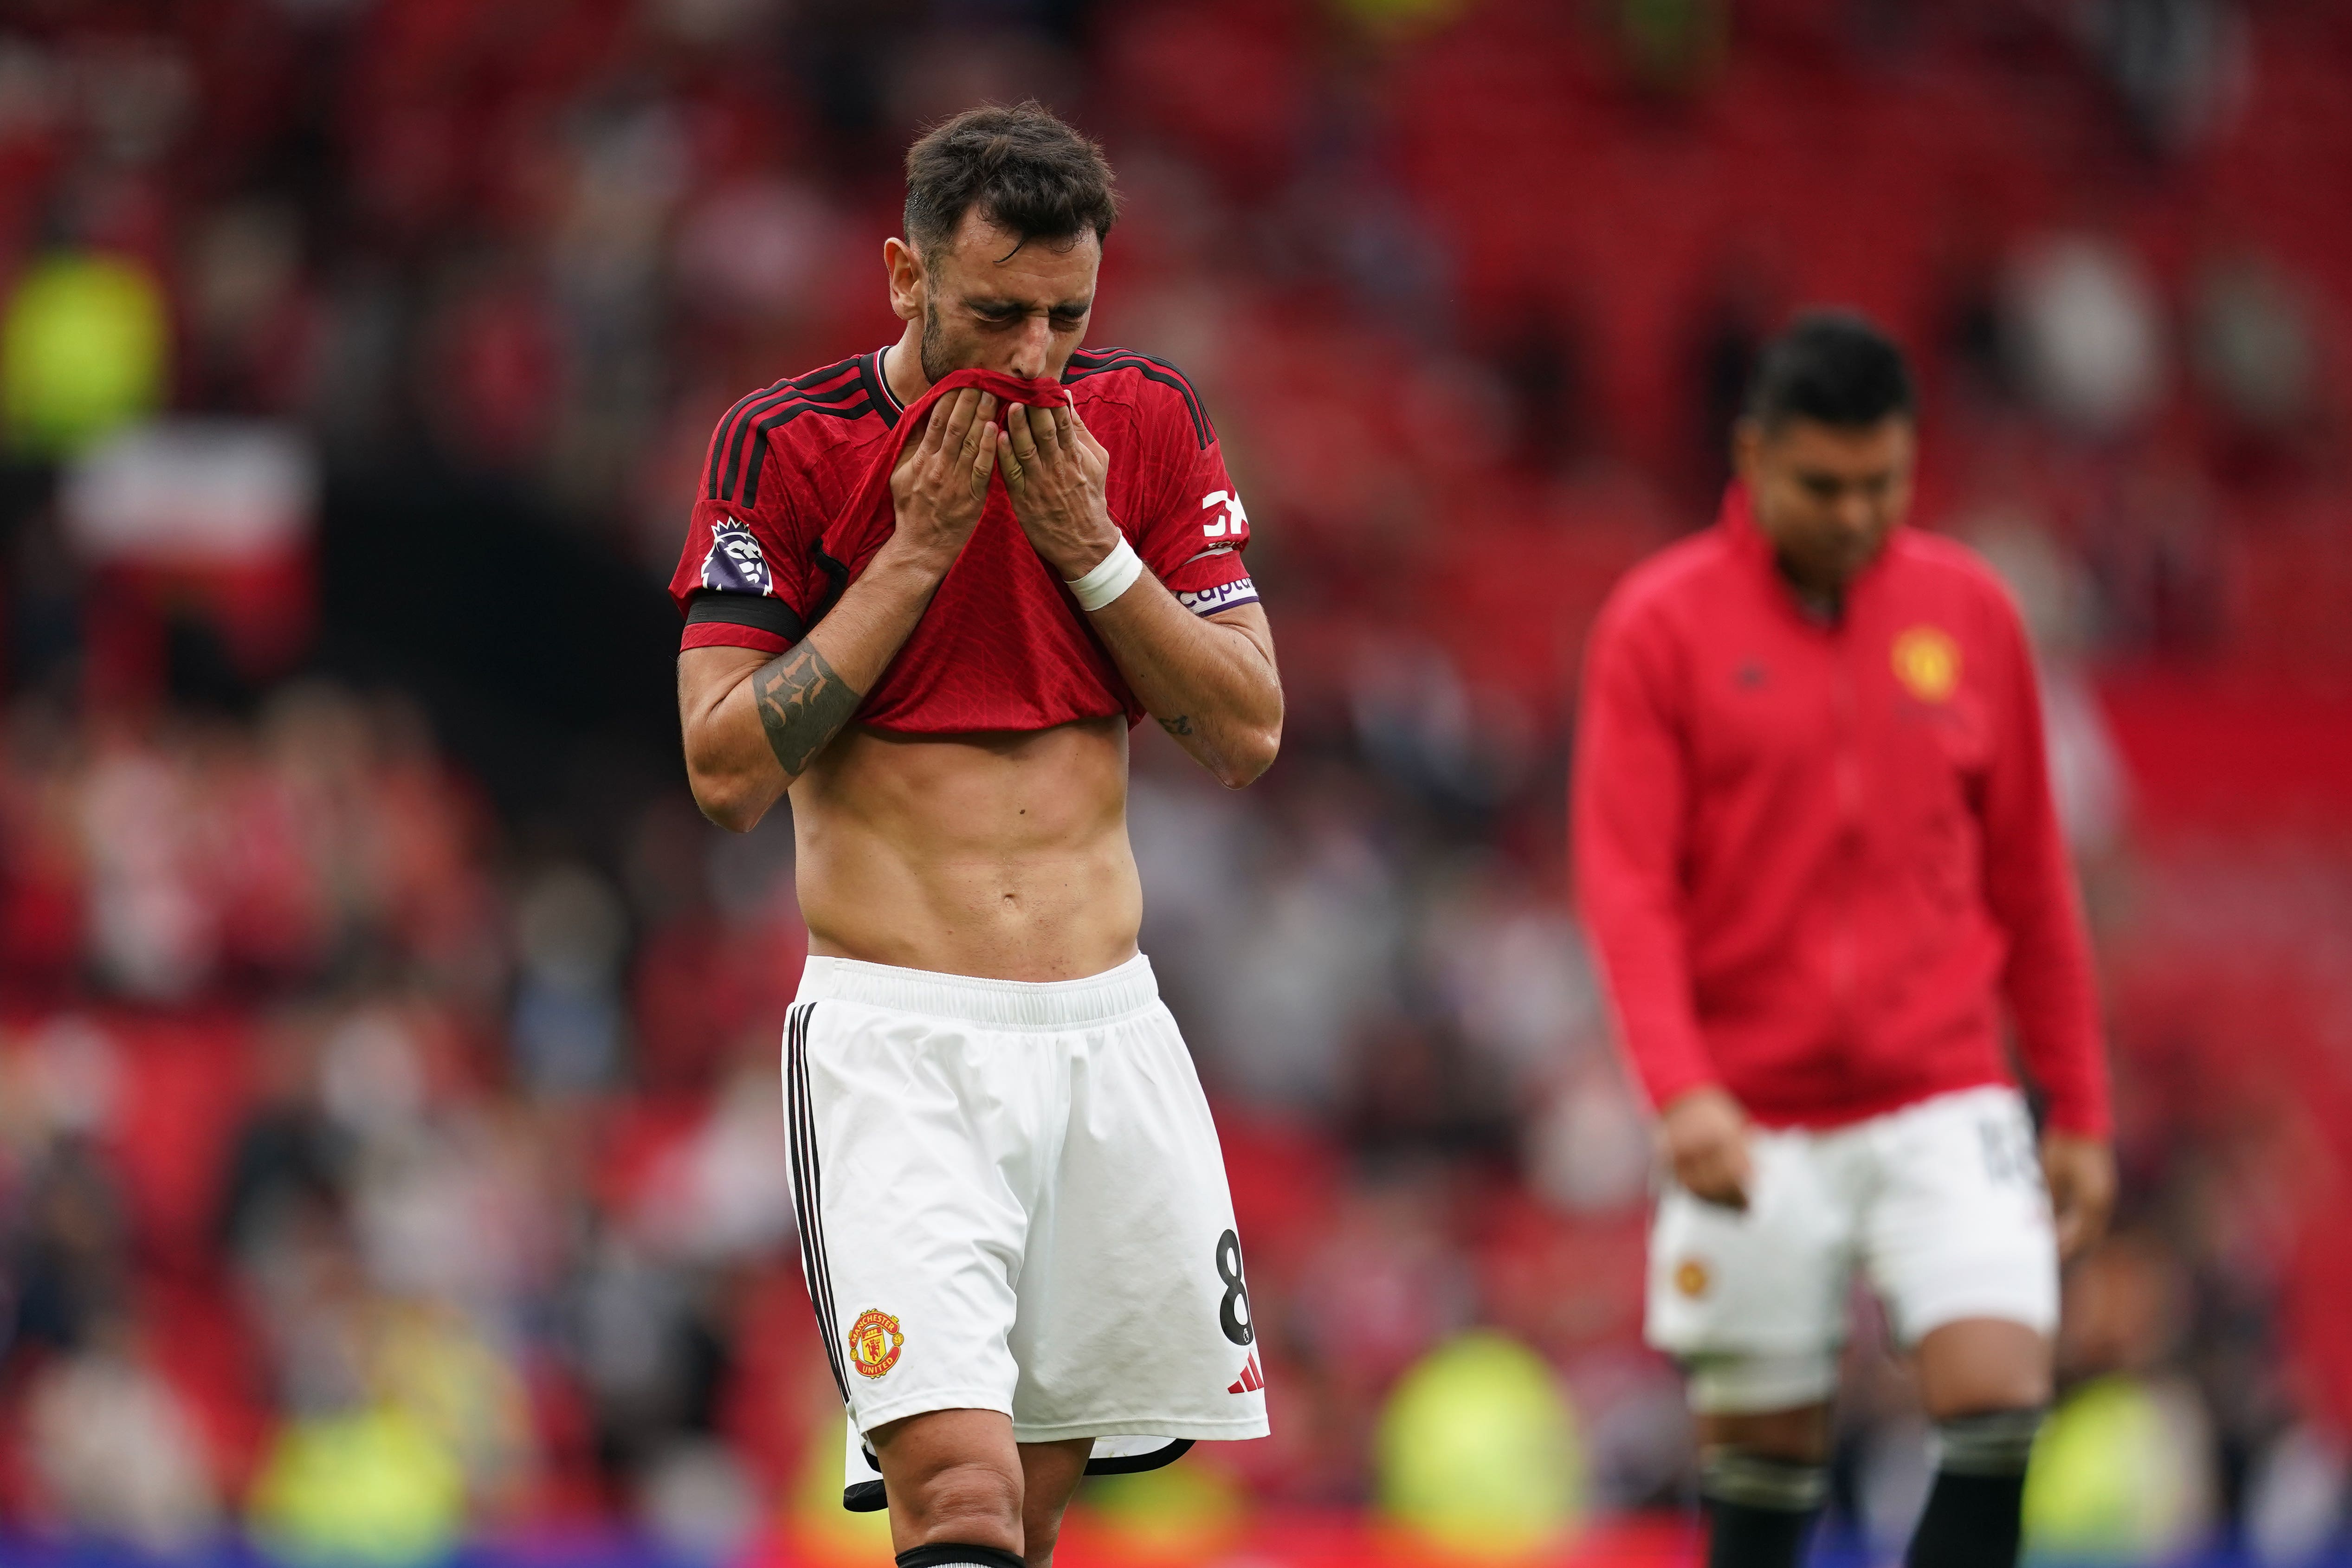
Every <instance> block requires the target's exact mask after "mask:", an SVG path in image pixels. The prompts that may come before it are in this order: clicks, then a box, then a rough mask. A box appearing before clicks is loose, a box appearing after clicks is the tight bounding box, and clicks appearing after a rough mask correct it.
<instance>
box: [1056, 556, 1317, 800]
mask: <svg viewBox="0 0 2352 1568" xmlns="http://www.w3.org/2000/svg"><path fill="white" fill-rule="evenodd" d="M1088 620H1090V621H1091V622H1093V623H1094V627H1095V630H1096V631H1097V632H1099V633H1100V634H1101V636H1102V640H1103V643H1104V644H1105V645H1106V646H1107V647H1108V648H1109V649H1110V653H1111V658H1112V659H1113V660H1114V661H1115V662H1116V663H1117V664H1118V669H1119V674H1122V675H1124V676H1126V677H1127V684H1128V685H1129V688H1130V689H1132V690H1133V691H1134V693H1135V695H1136V698H1137V700H1138V701H1139V702H1141V703H1142V704H1143V706H1144V708H1145V710H1146V711H1147V712H1149V713H1150V715H1151V716H1152V717H1153V718H1154V719H1156V720H1157V721H1158V722H1159V724H1160V728H1162V729H1164V730H1166V731H1167V732H1168V733H1169V734H1170V735H1171V736H1173V737H1175V740H1176V744H1177V745H1179V746H1181V747H1183V748H1184V749H1185V751H1186V752H1187V753H1189V754H1190V755H1191V756H1192V758H1193V760H1195V761H1197V762H1199V763H1200V764H1201V765H1202V767H1204V768H1207V769H1208V770H1209V771H1210V772H1211V773H1213V774H1214V775H1215V776H1216V779H1217V781H1218V782H1219V783H1221V784H1223V785H1224V786H1225V788H1227V789H1240V788H1241V787H1242V786H1244V784H1247V783H1249V782H1250V781H1252V780H1253V779H1256V778H1257V777H1258V775H1260V774H1261V773H1264V772H1265V770H1266V768H1269V767H1271V766H1272V765H1273V763H1274V758H1275V754H1276V752H1277V751H1278V750H1280V749H1281V747H1282V677H1281V674H1280V673H1279V672H1278V671H1277V670H1276V667H1275V662H1274V639H1273V634H1272V632H1270V631H1268V630H1267V628H1266V625H1265V614H1264V613H1263V612H1261V611H1259V610H1258V609H1257V607H1256V606H1255V605H1248V606H1244V607H1243V608H1242V609H1239V610H1233V611H1228V612H1225V614H1223V615H1221V616H1212V617H1207V618H1203V617H1202V616H1198V615H1195V614H1193V613H1192V612H1191V611H1189V610H1187V609H1185V608H1184V607H1183V606H1182V605H1181V604H1179V603H1177V602H1176V597H1175V595H1173V594H1171V593H1170V592H1169V591H1168V590H1167V589H1166V588H1165V587H1163V586H1161V584H1160V580H1159V579H1157V578H1155V577H1153V576H1152V575H1151V574H1150V572H1146V573H1144V574H1143V576H1141V577H1140V578H1139V579H1137V580H1136V583H1135V586H1134V587H1132V588H1130V589H1129V590H1128V591H1126V592H1125V593H1122V594H1120V595H1119V596H1118V598H1117V599H1115V600H1113V601H1111V602H1110V603H1108V604H1107V605H1105V606H1103V607H1102V608H1101V609H1100V610H1097V611H1096V612H1093V613H1092V614H1091V615H1090V616H1089V617H1088Z"/></svg>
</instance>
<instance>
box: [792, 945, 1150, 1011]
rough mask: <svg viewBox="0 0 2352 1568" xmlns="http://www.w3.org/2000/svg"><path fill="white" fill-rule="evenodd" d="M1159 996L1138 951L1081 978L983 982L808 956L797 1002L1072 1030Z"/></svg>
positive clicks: (1142, 1005) (1147, 963) (932, 971)
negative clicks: (1112, 966)
mask: <svg viewBox="0 0 2352 1568" xmlns="http://www.w3.org/2000/svg"><path fill="white" fill-rule="evenodd" d="M1159 999H1160V982H1159V979H1158V978H1157V977H1155V976H1154V975H1153V974H1152V972H1151V960H1150V959H1149V958H1147V957H1145V956H1143V955H1142V954H1140V953H1138V954H1137V955H1136V956H1134V957H1132V958H1129V960H1128V961H1127V962H1126V963H1124V964H1121V965H1120V966H1119V967H1118V968H1116V969H1106V970H1104V971H1103V972H1102V973H1101V974H1099V975H1088V976H1087V977H1086V978H1084V979H1082V980H983V979H981V978H978V977H975V976H971V975H946V974H941V973H940V972H939V971H937V970H935V969H901V968H897V967H893V966H891V965H888V964H867V963H864V962H861V961H860V960H858V959H856V958H826V957H819V956H816V955H814V954H812V955H810V956H809V960H808V964H807V967H805V968H803V970H802V971H801V989H800V1000H802V1001H804V1002H816V1001H841V1002H858V1003H863V1004H865V1005H866V1006H867V1007H877V1008H887V1009H891V1010H892V1011H894V1012H909V1013H925V1014H929V1016H931V1017H933V1018H952V1019H963V1020H964V1021H965V1022H967V1023H976V1024H984V1025H987V1026H989V1027H992V1028H995V1029H1071V1028H1076V1027H1078V1026H1080V1025H1084V1024H1093V1023H1105V1022H1108V1020H1110V1019H1115V1018H1123V1017H1125V1016H1126V1015H1127V1014H1129V1013H1131V1012H1135V1011H1137V1010H1139V1009H1143V1008H1148V1007H1150V1005H1151V1004H1152V1003H1154V1002H1156V1001H1158V1000H1159Z"/></svg>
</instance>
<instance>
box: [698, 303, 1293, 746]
mask: <svg viewBox="0 0 2352 1568" xmlns="http://www.w3.org/2000/svg"><path fill="white" fill-rule="evenodd" d="M881 360H882V354H881V352H876V353H871V354H860V355H858V356H856V358H854V359H849V360H844V361H841V362H840V363H838V364H835V365H829V366H827V367H825V368H824V369H823V370H820V371H812V372H811V373H809V374H807V375H804V376H797V377H794V378H793V379H791V380H788V381H782V382H777V383H776V384H775V385H774V386H772V387H770V388H768V389H767V390H766V391H765V392H756V393H754V394H752V395H751V396H750V397H747V398H745V399H743V400H742V401H741V402H738V403H737V404H736V405H735V406H734V407H733V408H731V409H730V410H728V412H727V415H726V417H725V418H723V419H721V420H720V421H719V428H718V430H717V431H716V432H715V433H714V434H713V435H712V436H711V441H710V454H709V458H708V459H707V460H706V462H705V464H704V467H703V476H702V488H701V493H700V494H699V495H698V496H697V497H696V498H695V503H694V512H693V517H692V519H691V521H690V522H689V524H688V528H687V538H686V549H685V551H684V553H683V554H682V555H681V556H680V558H679V559H678V566H677V575H676V576H675V577H673V578H672V579H671V580H670V595H671V597H672V598H673V599H674V600H676V601H677V606H678V609H679V610H680V612H683V613H684V615H685V616H686V621H687V625H686V634H685V639H684V642H683V643H682V646H684V647H688V648H698V647H709V646H712V645H727V646H733V647H742V648H755V649H759V650H761V651H762V652H767V653H782V651H783V650H784V649H786V648H788V647H790V646H792V644H793V643H797V642H798V641H800V640H801V639H802V638H803V637H804V636H806V635H807V634H808V632H809V630H810V629H811V628H812V627H814V626H815V625H816V624H817V622H819V621H821V620H822V619H824V614H825V612H827V611H828V610H830V609H831V608H832V607H833V604H834V602H835V601H836V600H838V599H839V598H840V597H841V593H842V591H843V590H844V589H845V588H846V587H847V586H848V585H849V583H850V582H851V581H853V580H855V579H856V575H857V573H858V572H860V571H862V570H865V568H866V563H867V562H869V561H870V560H872V559H873V558H874V554H875V552H876V551H877V550H878V549H881V547H882V545H883V543H884V542H885V541H886V540H887V539H888V538H889V537H890V534H891V530H892V529H893V528H895V527H896V519H895V517H894V515H893V513H892V510H891V505H890V495H889V475H890V470H891V468H892V466H893V465H895V463H896V460H897V457H898V452H899V449H900V446H901V444H902V443H903V442H904V441H907V440H917V439H919V438H920V436H919V433H920V431H921V429H922V419H923V416H924V413H925V412H926V411H927V410H928V408H929V405H930V403H931V402H933V401H935V400H936V399H938V398H939V397H940V396H942V395H952V393H953V392H955V391H956V390H957V389H959V388H961V387H964V386H971V385H977V386H981V387H982V388H983V390H986V391H991V392H996V393H997V394H998V397H999V401H1000V402H1002V401H1003V399H1005V398H1006V397H1011V398H1013V399H1014V400H1016V401H1020V402H1033V403H1038V404H1048V403H1056V402H1062V401H1064V400H1065V399H1066V400H1067V401H1068V402H1071V403H1072V404H1073V405H1074V406H1075V407H1076V410H1077V413H1078V416H1079V418H1081V419H1082V420H1084V421H1085V422H1086V426H1087V429H1088V430H1090V431H1092V432H1093V433H1094V435H1095V438H1096V439H1097V440H1098V441H1100V442H1101V443H1102V444H1103V446H1104V447H1105V449H1106V450H1108V452H1109V454H1110V476H1109V480H1108V502H1109V507H1110V514H1111V517H1112V518H1113V519H1114V520H1116V521H1117V522H1118V526H1119V529H1120V531H1121V532H1123V533H1124V534H1125V535H1126V536H1127V538H1128V540H1129V543H1131V544H1132V545H1133V546H1134V547H1135V549H1136V551H1137V553H1138V554H1139V555H1141V556H1142V558H1143V560H1144V564H1145V565H1146V566H1148V567H1150V569H1151V570H1152V571H1153V572H1154V573H1155V574H1157V575H1158V577H1159V578H1160V581H1161V582H1163V583H1165V584H1167V586H1168V588H1169V590H1170V591H1171V592H1173V593H1174V594H1175V595H1176V597H1177V599H1178V600H1179V601H1181V602H1182V603H1183V604H1184V605H1185V606H1186V607H1187V608H1188V609H1191V610H1192V611H1193V612H1195V613H1197V614H1202V615H1212V614H1215V613H1216V612H1219V611H1223V610H1230V609H1232V608H1234V606H1236V605H1241V604H1248V603H1253V602H1255V601H1256V599H1257V591H1256V590H1255V587H1254V586H1253V585H1252V584H1251V582H1250V578H1249V570H1248V568H1247V567H1246V566H1244V564H1243V561H1242V555H1241V552H1242V550H1243V549H1244V547H1245V546H1246V545H1247V544H1248V542H1249V515H1248V513H1247V512H1245V511H1244V510H1243V507H1242V503H1241V497H1239V496H1237V495H1235V494H1234V485H1233V480H1232V479H1231V478H1230V477H1228V476H1227V475H1226V473H1225V465H1224V458H1223V454H1222V452H1221V451H1220V449H1219V447H1218V444H1217V436H1216V432H1215V430H1214V429H1213V427H1212V426H1211V425H1210V423H1209V418H1208V415H1207V413H1204V412H1203V411H1202V407H1201V400H1200V396H1199V394H1198V393H1196V392H1194V391H1193V390H1192V383H1190V382H1187V381H1186V380H1185V379H1184V377H1183V376H1182V374H1181V372H1179V371H1176V370H1175V369H1174V368H1173V367H1172V366H1170V365H1168V364H1167V363H1165V362H1164V361H1159V360H1155V359H1152V358H1150V357H1149V356H1148V355H1143V354H1138V353H1132V352H1130V351H1129V350H1124V349H1101V350H1080V351H1079V352H1078V353H1076V354H1074V355H1073V356H1071V359H1070V363H1069V366H1068V368H1067V369H1066V371H1064V372H1063V375H1062V381H1061V382H1060V383H1059V384H1058V385H1057V384H1055V383H1053V382H1016V381H1013V380H1012V379H1011V378H1008V377H1003V376H997V375H993V374H991V373H988V372H983V371H958V372H957V373H956V374H954V375H951V376H949V377H947V378H946V379H944V380H943V381H941V382H940V383H939V385H937V386H935V387H933V388H932V389H931V390H930V391H929V392H927V393H925V394H924V396H923V397H922V398H921V399H920V400H919V401H918V402H916V403H915V404H914V405H913V406H912V407H911V408H902V407H901V406H900V405H899V403H898V400H897V399H896V398H895V397H893V396H892V395H891V392H890V387H889V383H888V382H887V380H885V379H884V377H883V374H882V365H881ZM1121 711H1124V712H1125V713H1126V714H1127V716H1128V722H1129V723H1130V724H1134V723H1139V722H1140V721H1141V720H1142V718H1143V716H1144V715H1143V709H1142V708H1141V707H1140V706H1139V705H1138V704H1137V702H1136V700H1135V695H1134V694H1133V693H1132V692H1130V691H1129V690H1128V687H1127V683H1126V681H1125V680H1123V679H1122V678H1121V677H1120V675H1119V674H1118V667H1117V666H1116V665H1115V664H1112V663H1111V659H1110V655H1109V654H1108V652H1107V651H1106V650H1105V649H1104V647H1103V645H1102V643H1101V641H1100V639H1098V638H1097V637H1096V635H1095V633H1094V629H1093V628H1092V627H1091V626H1089V625H1088V624H1087V618H1086V613H1085V612H1083V611H1081V610H1080V609H1079V608H1078V606H1077V601H1076V600H1075V599H1073V598H1072V597H1071V596H1070V592H1069V590H1068V589H1067V587H1066V586H1065V585H1064V583H1063V582H1062V580H1061V579H1060V577H1059V576H1058V575H1057V574H1056V573H1055V570H1054V569H1053V568H1052V567H1050V566H1047V565H1046V564H1045V560H1044V559H1042V558H1041V557H1039V555H1038V554H1037V552H1036V550H1035V549H1034V548H1033V547H1032V546H1031V545H1030V543H1029V540H1028V537H1027V536H1026V535H1024V533H1023V532H1022V531H1021V525H1020V523H1019V521H1018V520H1017V519H1015V518H1014V517H1013V507H1012V502H1011V499H1010V497H1008V496H1007V494H1006V492H1005V489H1004V482H1003V477H1002V476H997V477H995V478H993V479H992V481H991V483H990V487H989V497H988V501H987V505H986V507H984V509H983V510H982V514H981V518H980V522H979V524H978V526H977V527H975V528H973V530H972V535H971V538H970V539H969V540H968V541H967V542H966V543H965V545H964V548H963V553H962V554H961V555H960V556H958V557H957V559H956V563H955V565H954V566H952V567H950V569H949V570H948V574H947V577H946V578H945V580H942V581H941V582H940V588H939V592H938V594H937V595H936V596H935V597H934V598H933V599H932V601H931V602H930V605H929V608H928V609H926V610H925V611H924V612H923V618H922V620H921V621H920V622H918V623H917V625H916V627H915V631H914V633H913V634H912V635H911V636H909V637H908V639H907V643H906V645H905V646H904V647H902V648H900V649H899V650H898V657H897V658H896V659H894V660H892V661H891V663H890V666H889V667H888V668H887V670H885V671H884V672H883V674H882V678H881V680H880V681H878V682H877V683H876V685H875V687H874V689H873V690H872V691H871V692H868V693H867V694H866V700H865V701H864V702H863V703H862V704H861V705H860V706H859V707H858V710H857V719H858V722H859V723H861V724H867V725H872V726H874V727H877V728H881V729H887V730H894V731H898V732H902V733H909V734H927V735H938V734H952V733H956V732H959V731H966V730H982V729H1016V730H1029V729H1045V728H1048V727H1052V726H1054V725H1057V724H1065V723H1067V722H1068V721H1070V720H1072V719H1078V718H1098V717H1103V716H1108V715H1110V714H1115V713H1118V712H1121Z"/></svg>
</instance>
